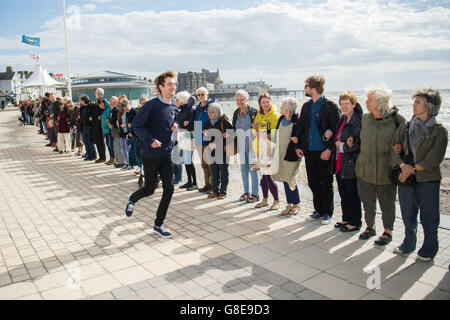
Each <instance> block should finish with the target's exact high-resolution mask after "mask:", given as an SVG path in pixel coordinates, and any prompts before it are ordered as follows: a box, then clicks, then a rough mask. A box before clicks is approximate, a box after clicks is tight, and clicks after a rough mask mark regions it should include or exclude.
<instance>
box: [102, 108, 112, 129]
mask: <svg viewBox="0 0 450 320" xmlns="http://www.w3.org/2000/svg"><path fill="white" fill-rule="evenodd" d="M110 115H111V107H110V106H109V103H108V104H106V103H105V109H104V110H103V113H102V129H103V133H105V134H109V133H111V131H110V130H109V126H108V122H106V120H110V119H111V118H110Z"/></svg>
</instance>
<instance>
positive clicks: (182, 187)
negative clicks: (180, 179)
mask: <svg viewBox="0 0 450 320" xmlns="http://www.w3.org/2000/svg"><path fill="white" fill-rule="evenodd" d="M189 187H192V182H187V183H185V184H183V185H182V186H181V187H180V189H187V188H189Z"/></svg>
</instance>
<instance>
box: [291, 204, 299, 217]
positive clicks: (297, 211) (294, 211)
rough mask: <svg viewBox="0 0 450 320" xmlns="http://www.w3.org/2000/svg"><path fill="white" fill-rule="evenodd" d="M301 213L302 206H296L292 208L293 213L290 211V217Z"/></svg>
mask: <svg viewBox="0 0 450 320" xmlns="http://www.w3.org/2000/svg"><path fill="white" fill-rule="evenodd" d="M299 212H300V205H298V204H294V205H293V206H292V209H291V211H289V215H290V216H296V215H298V213H299Z"/></svg>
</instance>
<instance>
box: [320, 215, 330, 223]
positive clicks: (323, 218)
mask: <svg viewBox="0 0 450 320" xmlns="http://www.w3.org/2000/svg"><path fill="white" fill-rule="evenodd" d="M330 223H331V217H330V216H329V215H327V214H324V215H323V217H322V222H321V224H330Z"/></svg>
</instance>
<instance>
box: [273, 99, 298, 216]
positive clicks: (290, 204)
mask: <svg viewBox="0 0 450 320" xmlns="http://www.w3.org/2000/svg"><path fill="white" fill-rule="evenodd" d="M297 108H298V101H297V99H294V98H286V99H284V100H283V102H282V105H281V117H280V119H279V120H278V124H277V130H276V133H275V143H276V146H275V152H274V157H273V160H272V163H271V167H270V168H271V171H272V172H273V174H272V175H271V178H272V180H273V181H280V182H283V184H284V191H285V193H286V200H287V207H286V209H285V210H283V211H282V212H281V215H297V214H298V212H299V210H300V194H299V192H298V186H297V182H296V178H297V175H298V173H299V171H300V162H301V160H300V159H299V158H298V156H297V153H296V152H295V143H294V141H293V140H295V139H293V137H294V135H295V132H296V130H297V125H298V114H297V113H296V112H297Z"/></svg>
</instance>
